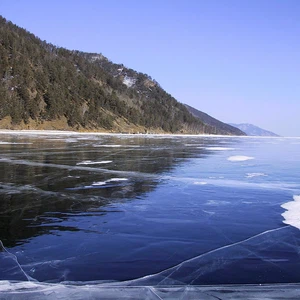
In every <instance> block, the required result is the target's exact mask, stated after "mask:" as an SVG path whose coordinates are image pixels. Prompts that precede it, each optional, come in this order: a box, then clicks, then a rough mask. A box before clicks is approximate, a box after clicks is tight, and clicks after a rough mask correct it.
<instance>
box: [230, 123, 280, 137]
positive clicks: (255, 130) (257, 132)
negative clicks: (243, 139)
mask: <svg viewBox="0 0 300 300" xmlns="http://www.w3.org/2000/svg"><path fill="white" fill-rule="evenodd" d="M230 125H231V126H234V127H236V128H238V129H240V130H242V131H244V132H245V133H246V134H247V135H250V136H279V135H277V134H275V133H274V132H271V131H268V130H265V129H262V128H260V127H257V126H255V125H252V124H247V123H242V124H233V123H230Z"/></svg>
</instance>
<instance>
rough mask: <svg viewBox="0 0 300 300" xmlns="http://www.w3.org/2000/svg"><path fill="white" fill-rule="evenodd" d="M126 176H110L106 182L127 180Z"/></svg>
mask: <svg viewBox="0 0 300 300" xmlns="http://www.w3.org/2000/svg"><path fill="white" fill-rule="evenodd" d="M127 180H128V179H127V178H111V179H109V180H107V182H112V181H127Z"/></svg>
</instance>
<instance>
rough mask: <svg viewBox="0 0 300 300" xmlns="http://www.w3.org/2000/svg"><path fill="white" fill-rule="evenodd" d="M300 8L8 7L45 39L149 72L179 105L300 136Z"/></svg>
mask: <svg viewBox="0 0 300 300" xmlns="http://www.w3.org/2000/svg"><path fill="white" fill-rule="evenodd" d="M299 13H300V2H298V1H294V0H288V1H285V2H279V1H278V2H275V1H268V0H263V1H258V0H253V1H249V2H241V1H237V0H236V1H233V0H232V1H230V0H229V1H226V3H225V2H221V1H217V0H213V1H209V2H205V1H196V0H195V1H194V0H192V1H189V2H188V3H184V2H182V1H176V0H175V1H164V2H160V1H150V2H145V3H144V2H140V1H136V0H132V1H127V2H123V1H120V0H115V1H94V0H93V1H89V2H88V4H86V3H85V2H83V1H70V0H67V1H63V2H59V1H57V0H54V1H51V2H42V1H36V0H29V1H26V2H22V1H14V2H11V1H8V0H2V1H1V3H0V14H1V15H2V16H3V17H4V18H6V19H7V20H9V21H12V22H13V23H15V24H16V25H18V26H20V27H23V28H25V29H26V30H28V31H30V32H31V33H33V34H34V35H36V36H37V37H39V38H40V39H42V40H46V41H47V42H49V43H52V44H54V45H57V46H61V47H65V48H68V49H70V50H75V49H76V50H81V51H85V52H96V53H102V54H103V55H104V56H106V57H107V58H108V59H110V60H112V61H113V62H115V63H123V64H124V65H125V66H126V67H129V68H132V69H135V70H137V71H139V72H142V73H147V74H148V75H150V76H151V77H152V78H154V79H155V80H157V81H158V82H159V83H160V85H161V86H162V87H163V88H164V89H165V90H166V91H167V92H168V93H170V94H171V95H172V96H174V97H175V98H176V99H177V100H178V101H180V102H182V103H186V104H188V105H191V106H193V107H195V108H196V109H198V110H201V111H203V112H205V113H208V114H210V115H211V116H213V117H215V118H217V119H219V120H221V121H223V122H226V123H237V124H238V123H251V124H254V125H256V126H259V127H261V128H263V129H266V130H269V131H272V132H274V133H277V134H279V135H282V136H300V120H299V118H298V112H299V109H300V102H299V100H298V98H299V96H300V87H299V83H298V71H299V69H300V53H299V51H297V50H298V47H297V46H298V45H299V34H300V19H299V17H298V16H299Z"/></svg>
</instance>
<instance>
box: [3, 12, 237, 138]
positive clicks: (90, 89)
mask: <svg viewBox="0 0 300 300" xmlns="http://www.w3.org/2000/svg"><path fill="white" fill-rule="evenodd" d="M0 127H1V128H6V129H62V130H69V129H71V130H78V131H99V130H100V131H106V132H126V133H136V132H141V133H148V132H153V133H193V134H203V133H206V134H221V132H222V134H232V133H231V132H224V131H223V130H220V131H219V129H218V128H216V127H213V126H209V125H207V124H204V122H203V121H201V120H200V119H199V118H195V117H194V116H193V115H192V114H191V113H190V112H189V111H188V110H187V108H186V107H185V106H184V105H183V104H182V103H180V102H178V101H177V100H176V99H175V98H174V97H172V96H171V95H170V94H168V93H167V92H166V91H165V90H164V89H163V88H162V87H161V86H160V85H159V83H157V82H156V81H155V80H153V79H152V78H151V77H150V76H149V75H147V74H143V73H140V72H137V71H134V70H133V69H130V68H127V67H125V66H124V65H123V64H114V63H112V62H111V61H109V60H108V59H107V58H106V57H105V56H103V55H102V54H97V53H85V52H82V51H77V50H68V49H65V48H62V47H56V46H54V45H52V44H50V43H47V42H45V41H41V40H40V39H39V38H37V37H36V36H35V35H33V34H32V33H30V32H28V31H26V30H25V29H22V28H20V27H18V26H16V25H14V24H13V23H11V22H10V21H7V20H6V19H4V18H3V17H1V16H0Z"/></svg>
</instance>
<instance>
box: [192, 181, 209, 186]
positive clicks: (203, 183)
mask: <svg viewBox="0 0 300 300" xmlns="http://www.w3.org/2000/svg"><path fill="white" fill-rule="evenodd" d="M194 184H197V185H206V184H207V182H205V181H195V182H194Z"/></svg>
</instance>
